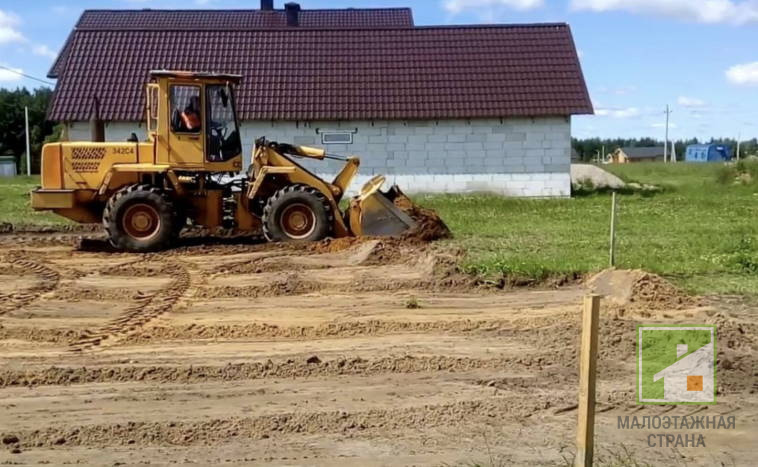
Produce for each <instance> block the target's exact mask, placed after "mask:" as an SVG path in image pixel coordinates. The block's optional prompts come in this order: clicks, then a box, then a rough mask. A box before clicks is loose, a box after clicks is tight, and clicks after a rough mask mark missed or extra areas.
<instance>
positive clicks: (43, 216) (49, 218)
mask: <svg viewBox="0 0 758 467" xmlns="http://www.w3.org/2000/svg"><path fill="white" fill-rule="evenodd" d="M37 185H39V177H37V176H32V177H25V176H24V177H12V178H5V177H0V224H3V223H10V224H13V225H28V226H49V225H66V224H70V222H68V221H67V220H66V219H63V218H62V217H60V216H56V215H54V214H50V213H47V212H36V211H33V210H32V209H31V208H30V207H29V192H30V191H31V190H32V189H34V188H35V187H36V186H37Z"/></svg>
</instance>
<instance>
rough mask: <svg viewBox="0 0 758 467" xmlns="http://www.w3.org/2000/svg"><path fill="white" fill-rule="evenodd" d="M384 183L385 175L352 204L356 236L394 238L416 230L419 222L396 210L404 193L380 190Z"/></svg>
mask: <svg viewBox="0 0 758 467" xmlns="http://www.w3.org/2000/svg"><path fill="white" fill-rule="evenodd" d="M384 180H385V179H384V177H383V176H381V175H377V176H376V177H374V178H372V179H371V180H369V181H368V182H367V183H366V184H365V185H363V188H362V189H361V193H360V195H358V196H356V197H354V198H353V199H352V200H351V202H350V207H349V211H348V218H349V222H350V230H351V231H352V232H353V235H356V236H361V235H368V236H381V237H383V236H394V235H400V234H402V233H403V232H406V231H408V230H410V229H413V228H415V227H416V221H414V220H413V219H412V218H411V217H410V216H409V215H408V214H406V213H404V212H403V211H401V210H400V209H399V208H397V207H396V206H395V203H394V201H395V198H396V197H397V196H398V195H399V194H401V192H400V189H399V188H397V186H393V187H392V188H390V189H389V190H388V191H387V192H382V191H381V190H380V188H381V187H382V185H383V184H384Z"/></svg>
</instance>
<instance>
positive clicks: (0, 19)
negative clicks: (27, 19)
mask: <svg viewBox="0 0 758 467" xmlns="http://www.w3.org/2000/svg"><path fill="white" fill-rule="evenodd" d="M19 23H20V20H19V19H18V16H16V15H14V14H13V13H10V12H5V11H3V10H0V44H8V43H11V42H24V41H25V40H26V39H25V38H24V35H23V34H21V33H20V32H18V30H16V26H18V24H19Z"/></svg>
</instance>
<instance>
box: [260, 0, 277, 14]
mask: <svg viewBox="0 0 758 467" xmlns="http://www.w3.org/2000/svg"><path fill="white" fill-rule="evenodd" d="M273 9H274V0H261V10H263V11H271V10H273Z"/></svg>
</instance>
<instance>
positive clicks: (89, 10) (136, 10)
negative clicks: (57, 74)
mask: <svg viewBox="0 0 758 467" xmlns="http://www.w3.org/2000/svg"><path fill="white" fill-rule="evenodd" d="M399 10H411V11H412V8H411V7H405V6H404V7H367V8H363V7H358V8H356V7H348V8H302V9H301V10H300V12H301V13H302V12H304V11H399ZM149 11H158V12H171V13H175V12H191V13H194V12H199V13H207V12H217V13H222V12H240V11H258V12H270V11H278V12H284V11H285V10H284V9H283V8H274V9H273V10H261V9H260V8H87V9H84V10H82V13H95V12H96V13H113V12H117V13H120V12H129V13H142V12H149Z"/></svg>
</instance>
